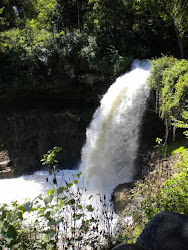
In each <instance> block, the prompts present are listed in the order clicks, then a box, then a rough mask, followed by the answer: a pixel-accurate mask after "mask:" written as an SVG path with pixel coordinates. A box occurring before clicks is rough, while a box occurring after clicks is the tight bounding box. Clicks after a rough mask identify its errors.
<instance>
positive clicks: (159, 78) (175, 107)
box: [148, 57, 188, 136]
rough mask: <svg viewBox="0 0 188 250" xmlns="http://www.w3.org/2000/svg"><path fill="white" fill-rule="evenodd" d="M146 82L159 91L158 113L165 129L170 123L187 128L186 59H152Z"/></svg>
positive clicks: (187, 88)
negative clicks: (163, 121)
mask: <svg viewBox="0 0 188 250" xmlns="http://www.w3.org/2000/svg"><path fill="white" fill-rule="evenodd" d="M148 84H149V86H150V87H152V88H155V89H156V90H157V91H158V93H159V113H160V116H161V118H162V119H164V120H165V124H166V126H167V130H168V126H171V125H173V126H175V127H178V128H187V126H188V125H187V121H188V119H187V112H188V111H187V109H188V103H187V98H188V61H187V60H180V61H178V60H177V59H175V58H173V57H163V58H160V59H158V60H154V61H153V62H152V67H151V74H150V77H149V78H148ZM166 136H168V134H167V135H166Z"/></svg>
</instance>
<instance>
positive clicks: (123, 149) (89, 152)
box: [81, 60, 150, 187]
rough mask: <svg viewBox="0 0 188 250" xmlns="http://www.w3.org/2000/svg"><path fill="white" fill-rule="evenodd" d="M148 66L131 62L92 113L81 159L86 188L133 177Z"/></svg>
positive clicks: (107, 184) (121, 181) (113, 183)
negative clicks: (127, 69) (127, 70)
mask: <svg viewBox="0 0 188 250" xmlns="http://www.w3.org/2000/svg"><path fill="white" fill-rule="evenodd" d="M149 67H150V65H149V63H148V62H147V61H142V62H141V61H139V60H135V61H134V62H133V64H132V70H131V71H130V72H129V73H126V74H124V75H122V76H120V77H119V78H117V80H116V82H115V83H114V84H112V85H111V86H110V88H109V89H108V91H107V93H106V94H105V95H104V96H103V98H102V100H101V103H100V106H99V108H98V109H97V110H96V112H95V113H94V115H93V120H92V121H91V124H90V126H89V128H88V129H87V131H86V144H85V146H84V147H83V149H82V158H81V161H82V164H81V165H82V166H81V168H82V171H83V172H84V178H85V180H86V183H87V185H88V184H89V185H90V186H95V187H108V186H115V185H118V184H120V183H124V182H129V181H131V180H132V179H133V178H134V174H135V171H134V160H135V159H136V157H137V150H138V139H139V127H140V123H141V119H142V115H143V113H144V109H145V105H146V100H147V96H148V92H149V91H148V88H147V85H146V79H147V77H148V76H149Z"/></svg>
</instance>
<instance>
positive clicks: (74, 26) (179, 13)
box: [0, 0, 188, 88]
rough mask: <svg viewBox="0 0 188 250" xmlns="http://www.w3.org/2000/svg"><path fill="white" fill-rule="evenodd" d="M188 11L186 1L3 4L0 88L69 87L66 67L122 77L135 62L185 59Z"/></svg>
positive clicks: (56, 0)
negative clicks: (169, 56)
mask: <svg viewBox="0 0 188 250" xmlns="http://www.w3.org/2000/svg"><path fill="white" fill-rule="evenodd" d="M187 10H188V4H187V1H186V0H181V1H177V0H173V1H170V2H169V1H165V0H163V1H161V0H155V1H154V0H153V1H148V0H140V1H137V0H122V1H119V0H108V1H106V0H105V1H104V0H72V1H70V0H66V1H61V0H34V1H31V0H25V1H22V0H13V1H10V0H2V1H1V3H0V67H1V73H0V86H1V87H3V88H34V87H35V88H37V87H40V86H44V87H45V88H46V87H47V86H50V87H56V86H61V85H62V84H63V83H65V85H66V84H67V83H70V82H71V81H72V78H74V76H72V78H71V76H70V75H71V74H70V71H68V70H67V67H68V66H67V65H71V67H72V68H73V69H74V72H79V73H80V72H88V71H92V72H99V73H103V74H109V73H110V74H111V75H118V74H120V73H121V72H124V71H125V70H126V69H127V68H128V66H129V64H130V62H131V61H132V60H133V58H151V57H154V56H160V55H161V53H171V54H173V55H175V56H179V57H180V56H181V57H184V56H185V55H186V53H187V41H186V36H187V27H188V21H187V20H188V18H187V13H188V11H187ZM62 79H63V80H62Z"/></svg>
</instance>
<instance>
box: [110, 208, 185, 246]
mask: <svg viewBox="0 0 188 250" xmlns="http://www.w3.org/2000/svg"><path fill="white" fill-rule="evenodd" d="M137 249H140V250H141V249H143V250H144V249H145V250H187V249H188V215H183V214H178V213H172V212H168V211H163V212H160V213H158V214H157V215H155V217H154V218H153V219H152V220H151V221H150V222H149V223H148V224H147V225H146V226H145V228H144V230H143V232H142V233H141V234H140V236H139V237H138V239H137V242H136V244H134V245H129V244H125V243H123V244H119V245H117V246H115V247H114V248H112V250H137Z"/></svg>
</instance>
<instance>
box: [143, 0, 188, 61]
mask: <svg viewBox="0 0 188 250" xmlns="http://www.w3.org/2000/svg"><path fill="white" fill-rule="evenodd" d="M141 2H144V3H145V4H147V5H148V7H149V8H150V10H151V13H152V14H153V15H159V16H160V17H161V18H162V19H163V20H164V21H165V22H166V23H167V24H168V25H173V26H174V29H175V32H176V36H177V40H178V45H179V49H180V54H181V58H184V57H185V54H184V36H185V34H186V32H187V30H188V2H187V0H171V1H168V0H141Z"/></svg>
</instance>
